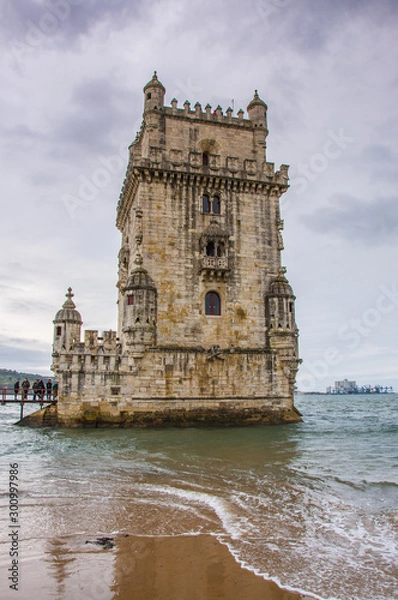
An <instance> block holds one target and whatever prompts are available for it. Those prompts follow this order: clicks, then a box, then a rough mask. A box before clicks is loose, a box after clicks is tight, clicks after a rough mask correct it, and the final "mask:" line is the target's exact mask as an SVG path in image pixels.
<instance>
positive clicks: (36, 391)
mask: <svg viewBox="0 0 398 600" xmlns="http://www.w3.org/2000/svg"><path fill="white" fill-rule="evenodd" d="M30 388H31V386H30V381H29V379H28V378H27V377H25V379H24V380H23V382H22V384H20V383H19V380H18V381H16V382H15V383H14V397H15V400H17V398H18V396H19V394H20V393H21V395H22V400H26V399H27V397H28V393H29V390H30ZM32 392H33V400H36V399H37V400H40V401H43V400H44V396H46V400H48V401H50V400H56V399H57V396H58V383H57V382H56V381H54V383H53V381H52V379H49V380H48V381H47V383H46V384H45V383H44V381H43V380H42V379H35V381H34V382H33V385H32Z"/></svg>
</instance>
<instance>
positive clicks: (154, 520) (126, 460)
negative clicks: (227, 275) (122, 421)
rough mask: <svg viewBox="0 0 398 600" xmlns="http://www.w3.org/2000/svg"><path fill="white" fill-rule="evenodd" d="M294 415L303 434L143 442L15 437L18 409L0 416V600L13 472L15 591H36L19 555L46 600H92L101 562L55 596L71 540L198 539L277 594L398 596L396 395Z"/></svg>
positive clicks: (356, 599)
mask: <svg viewBox="0 0 398 600" xmlns="http://www.w3.org/2000/svg"><path fill="white" fill-rule="evenodd" d="M296 405H297V407H298V408H299V410H300V411H301V412H302V414H303V422H302V423H298V424H293V425H286V426H273V427H253V428H250V427H244V428H217V427H211V428H203V429H201V428H189V429H178V428H170V429H147V430H136V429H126V430H107V429H95V430H61V429H27V428H19V427H15V426H14V425H13V423H14V422H15V421H16V420H17V419H18V412H19V409H17V408H12V407H11V406H9V405H7V406H2V407H0V441H1V444H0V457H1V462H0V464H1V481H0V485H1V488H0V499H1V509H0V527H1V532H2V538H1V540H2V541H1V545H0V569H1V572H0V597H1V598H5V599H7V598H8V597H10V598H18V600H23V598H24V596H23V594H22V595H19V596H18V595H17V594H12V593H11V594H9V595H7V594H8V593H9V591H8V585H7V581H6V577H7V568H8V567H9V556H8V551H9V540H8V539H7V531H8V528H9V511H8V502H9V497H8V477H9V465H10V464H14V463H17V464H18V469H19V485H20V488H19V506H20V515H19V516H20V523H21V529H20V542H19V543H20V549H21V560H22V572H21V584H22V585H23V586H24V588H23V589H24V590H25V592H24V593H28V591H29V586H34V585H38V584H39V583H38V582H37V581H36V582H35V581H32V582H30V581H28V580H27V579H25V580H24V575H23V572H24V571H23V564H24V563H23V561H24V557H25V560H26V561H28V560H33V559H35V560H39V561H40V564H41V567H40V568H41V571H40V573H41V575H40V577H44V579H45V582H47V583H45V582H43V586H44V587H45V586H46V585H48V588H49V590H50V589H52V590H54V596H51V593H50V592H49V594H48V597H54V598H65V600H73V597H75V598H79V597H85V598H91V597H92V598H96V599H100V600H102V599H103V600H105V599H108V598H109V599H110V598H112V592H111V588H110V583H109V582H110V581H111V580H112V577H113V575H112V568H113V567H112V565H111V564H110V563H109V561H108V563H106V560H105V558H104V556H105V555H101V556H100V558H99V560H103V561H104V569H103V572H104V576H103V581H102V584H101V585H100V586H99V587H98V582H95V584H94V583H93V584H92V586H91V587H90V585H88V587H87V590H91V592H90V591H87V590H86V591H85V592H84V595H82V596H79V592H78V591H76V590H77V589H78V588H77V587H76V586H75V587H74V588H73V590H75V591H74V592H73V593H72V592H68V589H72V587H71V586H72V584H70V588H68V585H69V583H68V578H70V580H71V581H72V578H73V577H74V575H73V569H72V566H71V563H69V562H68V556H69V554H70V552H71V551H72V550H75V551H76V550H77V551H78V549H79V547H80V546H79V544H82V543H84V540H87V539H93V538H95V537H96V536H98V535H114V534H115V533H117V532H118V533H128V534H138V535H177V534H186V535H190V534H194V533H199V532H203V533H211V534H213V535H215V536H216V537H217V538H218V539H219V540H220V541H222V542H223V543H225V544H227V545H228V547H229V548H230V550H231V552H232V553H233V555H234V556H235V558H236V560H237V561H239V562H240V563H241V564H243V565H244V566H246V567H247V568H250V569H252V570H253V571H255V572H256V573H259V574H262V575H263V576H264V577H267V578H272V579H274V580H275V581H277V582H279V583H280V584H282V585H283V586H284V587H287V588H288V589H292V590H301V591H306V592H307V593H310V594H312V595H313V596H314V597H315V598H322V599H326V598H333V599H336V598H337V599H340V600H393V599H394V598H398V593H397V591H396V590H397V589H398V586H397V575H398V572H397V564H398V549H397V542H398V531H397V528H398V475H397V466H398V444H397V431H398V416H397V414H398V395H396V394H386V395H375V394H374V395H358V396H322V395H319V396H316V395H313V396H298V397H297V399H296ZM60 557H61V558H60ZM62 557H64V559H63V558H62ZM63 560H64V562H62V561H63ZM60 564H61V565H64V566H63V568H61V569H60V567H59V565H60ZM56 565H58V566H56ZM38 577H39V575H38ZM87 577H89V575H87ZM50 581H51V582H52V584H51V588H50V584H49V583H48V582H50ZM54 582H55V583H56V586H55V587H54V585H55V584H54ZM43 589H44V588H43ZM3 590H4V591H3ZM90 594H92V595H90ZM26 597H27V598H29V597H30V596H29V594H28V595H27V596H26ZM31 597H32V598H35V597H36V596H31Z"/></svg>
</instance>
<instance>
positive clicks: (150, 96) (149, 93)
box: [146, 92, 152, 100]
mask: <svg viewBox="0 0 398 600" xmlns="http://www.w3.org/2000/svg"><path fill="white" fill-rule="evenodd" d="M151 98H152V94H151V92H148V93H147V95H146V99H147V100H150V99H151Z"/></svg>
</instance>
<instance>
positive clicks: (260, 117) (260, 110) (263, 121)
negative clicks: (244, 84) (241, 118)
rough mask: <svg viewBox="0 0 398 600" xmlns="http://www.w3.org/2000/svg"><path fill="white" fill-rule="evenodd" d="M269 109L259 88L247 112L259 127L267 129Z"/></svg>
mask: <svg viewBox="0 0 398 600" xmlns="http://www.w3.org/2000/svg"><path fill="white" fill-rule="evenodd" d="M267 110H268V106H267V105H266V104H265V102H264V100H261V98H260V96H259V95H258V92H257V90H255V91H254V97H253V100H252V101H251V102H250V103H249V105H248V107H247V114H248V116H249V119H250V121H253V123H254V124H255V125H257V126H258V127H264V129H267Z"/></svg>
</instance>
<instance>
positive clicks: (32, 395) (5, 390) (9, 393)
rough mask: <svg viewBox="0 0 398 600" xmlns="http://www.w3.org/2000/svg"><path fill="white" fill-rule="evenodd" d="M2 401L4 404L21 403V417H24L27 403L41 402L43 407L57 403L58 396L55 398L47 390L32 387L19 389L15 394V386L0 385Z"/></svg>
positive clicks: (0, 398)
mask: <svg viewBox="0 0 398 600" xmlns="http://www.w3.org/2000/svg"><path fill="white" fill-rule="evenodd" d="M0 403H1V404H2V405H3V406H4V405H5V404H19V405H20V407H21V412H20V419H23V409H24V406H25V404H40V408H43V406H44V405H45V404H47V405H48V404H56V403H57V398H53V397H52V394H47V390H42V391H36V392H34V391H33V390H32V389H30V390H27V391H26V390H19V392H18V394H15V392H14V388H13V387H0Z"/></svg>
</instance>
